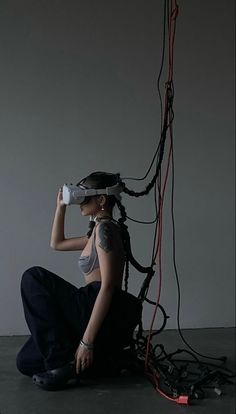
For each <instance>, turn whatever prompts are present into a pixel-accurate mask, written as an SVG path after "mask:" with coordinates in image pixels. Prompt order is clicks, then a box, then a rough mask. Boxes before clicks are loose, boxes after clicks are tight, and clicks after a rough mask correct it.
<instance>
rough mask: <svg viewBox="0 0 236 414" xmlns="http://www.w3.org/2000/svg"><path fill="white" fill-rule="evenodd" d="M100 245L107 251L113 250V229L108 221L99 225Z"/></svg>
mask: <svg viewBox="0 0 236 414" xmlns="http://www.w3.org/2000/svg"><path fill="white" fill-rule="evenodd" d="M98 234H99V239H100V242H99V246H100V247H101V248H102V249H103V250H104V251H105V252H106V253H108V252H110V251H112V250H113V236H112V229H111V226H110V225H109V224H108V223H101V224H100V226H99V227H98Z"/></svg>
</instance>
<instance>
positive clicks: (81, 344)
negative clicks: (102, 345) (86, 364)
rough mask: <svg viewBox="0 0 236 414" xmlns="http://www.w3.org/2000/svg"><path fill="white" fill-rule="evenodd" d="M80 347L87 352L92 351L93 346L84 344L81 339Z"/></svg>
mask: <svg viewBox="0 0 236 414" xmlns="http://www.w3.org/2000/svg"><path fill="white" fill-rule="evenodd" d="M79 344H80V346H82V347H84V348H85V349H86V350H87V351H93V349H94V346H93V345H92V344H86V342H84V341H83V340H82V339H81V340H80V343H79Z"/></svg>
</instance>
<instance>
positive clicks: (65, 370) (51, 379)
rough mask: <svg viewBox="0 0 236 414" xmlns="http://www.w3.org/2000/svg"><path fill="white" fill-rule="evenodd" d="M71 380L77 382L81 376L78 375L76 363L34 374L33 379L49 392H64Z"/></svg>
mask: <svg viewBox="0 0 236 414" xmlns="http://www.w3.org/2000/svg"><path fill="white" fill-rule="evenodd" d="M71 379H73V380H76V381H77V382H78V380H79V376H78V374H76V366H75V361H72V362H68V363H67V364H66V365H63V366H62V367H59V368H54V369H51V370H48V371H45V372H40V373H39V374H34V375H33V377H32V380H33V382H34V384H36V385H38V387H40V388H42V389H44V390H47V391H57V390H63V389H64V388H66V387H67V385H68V382H69V381H70V380H71Z"/></svg>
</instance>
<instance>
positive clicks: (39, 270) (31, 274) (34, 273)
mask: <svg viewBox="0 0 236 414" xmlns="http://www.w3.org/2000/svg"><path fill="white" fill-rule="evenodd" d="M44 271H45V269H44V268H43V267H41V266H32V267H30V268H29V269H27V270H25V271H24V273H23V275H22V278H21V288H24V287H25V286H28V283H30V282H31V281H32V280H35V279H38V277H40V278H42V277H43V275H44V273H45V272H44Z"/></svg>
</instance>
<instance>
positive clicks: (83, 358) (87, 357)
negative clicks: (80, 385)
mask: <svg viewBox="0 0 236 414" xmlns="http://www.w3.org/2000/svg"><path fill="white" fill-rule="evenodd" d="M75 360H76V372H77V374H79V373H80V372H82V371H84V370H85V369H87V368H88V367H89V366H90V365H92V363H93V349H88V348H87V347H85V346H83V345H81V344H80V345H79V346H78V348H77V350H76V353H75Z"/></svg>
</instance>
